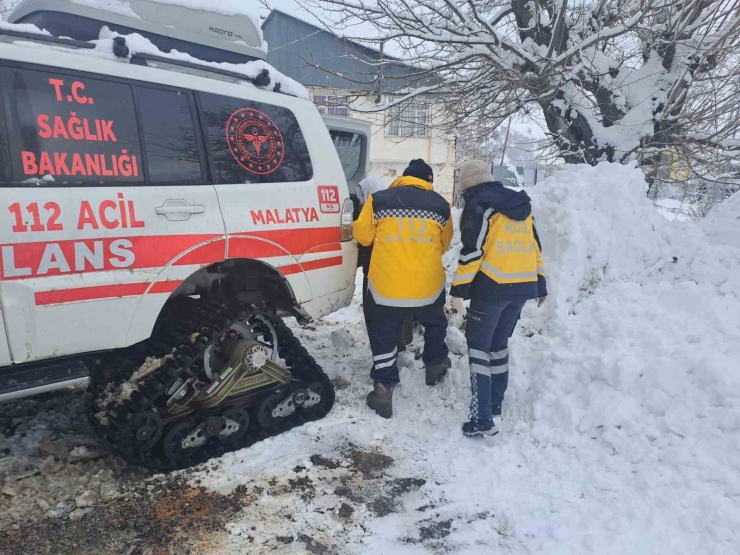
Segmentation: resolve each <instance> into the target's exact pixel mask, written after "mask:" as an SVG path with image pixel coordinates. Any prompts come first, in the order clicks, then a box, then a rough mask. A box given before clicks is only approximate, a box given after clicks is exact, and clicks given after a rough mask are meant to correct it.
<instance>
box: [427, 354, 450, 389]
mask: <svg viewBox="0 0 740 555" xmlns="http://www.w3.org/2000/svg"><path fill="white" fill-rule="evenodd" d="M451 366H452V362H451V361H450V358H449V357H447V358H446V359H444V360H443V361H442V362H440V363H439V364H435V365H433V366H427V367H426V374H427V385H430V386H431V385H437V384H438V383H439V382H441V381H442V380H443V379H444V377H445V376H446V375H447V370H448V369H449V368H450V367H451Z"/></svg>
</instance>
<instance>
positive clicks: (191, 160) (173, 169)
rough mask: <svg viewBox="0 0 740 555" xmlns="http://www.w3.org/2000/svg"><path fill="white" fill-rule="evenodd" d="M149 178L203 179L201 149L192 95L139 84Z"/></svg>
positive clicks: (158, 179)
mask: <svg viewBox="0 0 740 555" xmlns="http://www.w3.org/2000/svg"><path fill="white" fill-rule="evenodd" d="M136 97H137V99H138V101H139V112H140V113H141V126H142V128H143V132H144V149H145V150H146V158H147V167H148V168H149V181H151V182H153V183H167V182H177V183H193V182H197V181H201V179H202V177H203V176H202V174H201V166H200V149H199V148H198V139H197V134H196V132H195V126H194V125H193V114H192V112H191V110H190V101H189V99H188V95H187V94H185V93H183V92H181V91H167V90H162V89H150V88H145V87H136Z"/></svg>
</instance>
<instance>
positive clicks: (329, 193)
mask: <svg viewBox="0 0 740 555" xmlns="http://www.w3.org/2000/svg"><path fill="white" fill-rule="evenodd" d="M319 208H320V210H321V212H322V213H324V214H337V213H338V212H340V210H341V209H340V207H339V187H337V186H335V185H320V186H319Z"/></svg>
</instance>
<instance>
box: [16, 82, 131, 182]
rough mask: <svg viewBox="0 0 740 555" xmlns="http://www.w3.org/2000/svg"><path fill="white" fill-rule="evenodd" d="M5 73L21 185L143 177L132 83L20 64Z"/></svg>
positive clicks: (125, 179) (18, 178)
mask: <svg viewBox="0 0 740 555" xmlns="http://www.w3.org/2000/svg"><path fill="white" fill-rule="evenodd" d="M6 75H7V76H8V78H9V79H8V81H9V82H7V83H5V87H4V96H5V107H6V116H7V117H6V124H7V129H8V138H9V141H10V165H11V168H12V173H13V181H14V182H15V183H23V182H27V183H34V182H38V181H39V180H44V181H48V182H52V181H53V182H55V183H90V184H92V183H95V184H100V183H102V184H106V183H121V182H129V183H136V182H142V181H143V180H144V173H143V168H142V161H141V148H140V145H139V130H138V127H137V124H136V112H135V110H134V101H133V95H132V92H131V86H130V85H127V84H122V83H115V82H109V81H101V80H98V79H89V78H87V77H83V76H79V75H74V74H68V73H56V72H50V71H35V70H27V69H17V68H16V69H12V70H9V71H7V73H6Z"/></svg>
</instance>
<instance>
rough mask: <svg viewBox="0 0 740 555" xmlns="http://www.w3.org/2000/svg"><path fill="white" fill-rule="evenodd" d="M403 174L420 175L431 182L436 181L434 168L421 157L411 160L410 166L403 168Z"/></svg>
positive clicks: (420, 177)
mask: <svg viewBox="0 0 740 555" xmlns="http://www.w3.org/2000/svg"><path fill="white" fill-rule="evenodd" d="M403 175H408V176H411V177H418V178H419V179H423V180H424V181H428V182H429V183H434V170H433V169H432V167H431V166H430V165H429V164H427V163H426V162H425V161H424V160H422V159H421V158H417V159H416V160H411V162H409V167H408V168H406V169H405V170H403Z"/></svg>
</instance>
